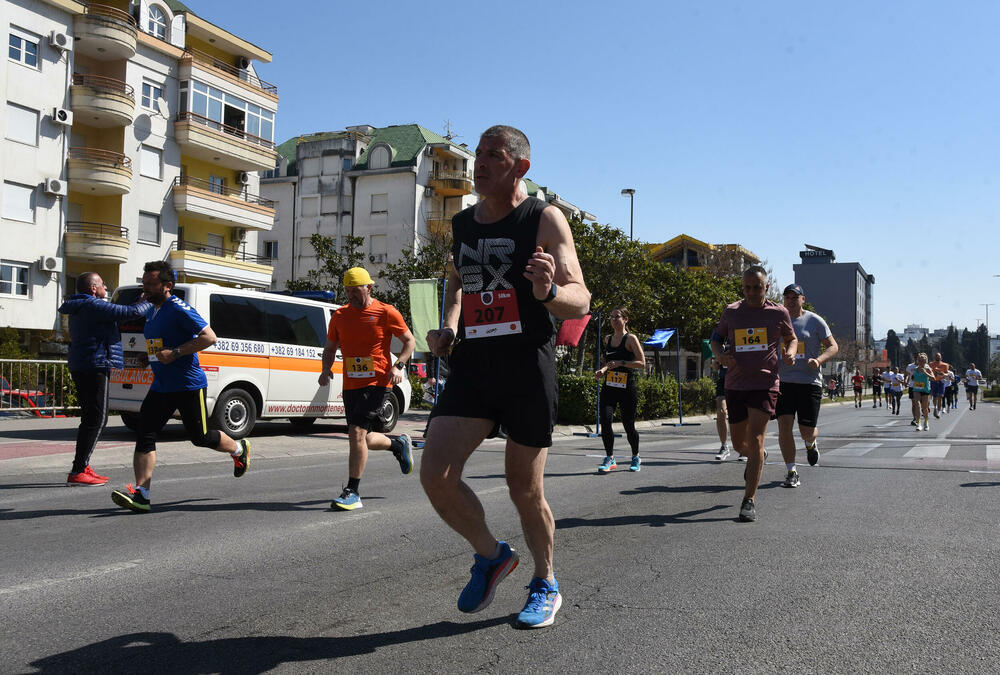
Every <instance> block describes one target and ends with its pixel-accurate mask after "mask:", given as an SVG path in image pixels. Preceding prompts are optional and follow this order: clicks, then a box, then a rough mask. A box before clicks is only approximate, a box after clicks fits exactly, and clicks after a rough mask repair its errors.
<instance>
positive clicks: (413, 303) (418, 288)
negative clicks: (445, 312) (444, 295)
mask: <svg viewBox="0 0 1000 675" xmlns="http://www.w3.org/2000/svg"><path fill="white" fill-rule="evenodd" d="M410 316H411V317H412V318H413V325H412V326H410V328H411V330H412V332H413V337H414V338H416V340H417V351H418V352H429V351H430V348H429V347H428V346H427V331H429V330H435V329H437V328H440V322H441V315H440V314H439V313H438V280H437V279H410Z"/></svg>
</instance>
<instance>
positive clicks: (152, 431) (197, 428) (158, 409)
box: [135, 389, 222, 452]
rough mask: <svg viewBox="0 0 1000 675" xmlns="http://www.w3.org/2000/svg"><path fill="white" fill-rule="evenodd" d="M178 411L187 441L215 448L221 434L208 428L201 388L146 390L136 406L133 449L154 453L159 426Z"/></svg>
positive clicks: (220, 438) (161, 427)
mask: <svg viewBox="0 0 1000 675" xmlns="http://www.w3.org/2000/svg"><path fill="white" fill-rule="evenodd" d="M174 411H177V412H178V413H180V416H181V421H182V422H183V423H184V430H185V431H187V433H188V437H189V438H190V439H191V442H192V443H194V444H195V445H197V446H198V447H201V448H218V447H219V443H220V442H221V441H222V434H220V433H219V432H218V431H217V430H215V429H209V428H208V412H207V409H206V408H205V390H204V389H186V390H184V391H153V390H150V391H148V392H146V397H145V398H144V399H143V400H142V406H141V407H140V408H139V430H138V433H137V434H136V440H135V451H136V452H156V435H157V434H159V433H160V430H161V429H163V425H165V424H166V423H167V421H168V420H169V419H170V418H171V417H173V415H174Z"/></svg>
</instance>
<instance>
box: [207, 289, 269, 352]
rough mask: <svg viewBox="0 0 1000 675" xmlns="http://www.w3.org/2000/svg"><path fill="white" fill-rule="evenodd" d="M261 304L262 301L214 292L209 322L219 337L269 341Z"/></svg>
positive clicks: (210, 305) (210, 302)
mask: <svg viewBox="0 0 1000 675" xmlns="http://www.w3.org/2000/svg"><path fill="white" fill-rule="evenodd" d="M260 305H261V303H260V301H257V302H251V301H250V299H249V298H245V297H240V296H236V295H219V294H216V293H213V294H212V296H211V298H210V300H209V312H210V313H211V315H210V316H209V317H208V323H209V325H210V326H212V330H213V331H215V334H216V335H218V336H219V337H223V338H232V339H236V340H254V341H256V342H267V341H268V338H267V331H266V327H265V325H264V312H263V311H262V309H261V307H260Z"/></svg>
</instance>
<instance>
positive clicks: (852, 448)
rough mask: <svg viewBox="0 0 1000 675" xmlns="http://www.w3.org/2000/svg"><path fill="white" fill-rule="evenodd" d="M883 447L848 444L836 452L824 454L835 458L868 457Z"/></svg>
mask: <svg viewBox="0 0 1000 675" xmlns="http://www.w3.org/2000/svg"><path fill="white" fill-rule="evenodd" d="M881 445H882V444H881V443H848V444H847V445H843V446H841V447H839V448H837V449H836V450H828V451H826V452H823V453H822V454H823V455H830V456H834V457H837V456H840V457H860V456H861V455H867V454H868V453H869V452H871V451H872V450H874V449H875V448H877V447H880V446H881Z"/></svg>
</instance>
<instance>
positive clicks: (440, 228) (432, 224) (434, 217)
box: [427, 211, 453, 237]
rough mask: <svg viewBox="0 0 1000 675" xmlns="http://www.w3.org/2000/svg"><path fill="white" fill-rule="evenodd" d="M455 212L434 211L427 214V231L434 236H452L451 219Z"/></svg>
mask: <svg viewBox="0 0 1000 675" xmlns="http://www.w3.org/2000/svg"><path fill="white" fill-rule="evenodd" d="M452 215H453V214H445V213H441V212H440V211H432V212H431V213H428V214H427V233H428V234H430V235H431V236H433V237H451V219H452Z"/></svg>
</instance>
